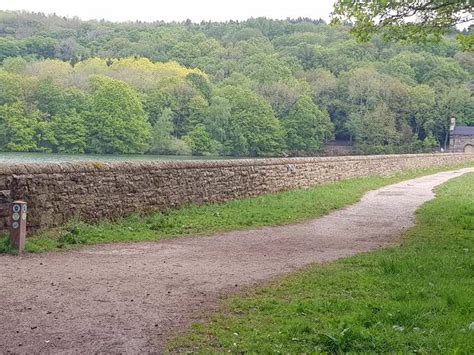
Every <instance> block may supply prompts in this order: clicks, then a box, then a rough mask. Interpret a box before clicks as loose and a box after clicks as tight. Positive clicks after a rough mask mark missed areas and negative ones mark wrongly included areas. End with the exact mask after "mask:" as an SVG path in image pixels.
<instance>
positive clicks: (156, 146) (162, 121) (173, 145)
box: [150, 108, 191, 155]
mask: <svg viewBox="0 0 474 355" xmlns="http://www.w3.org/2000/svg"><path fill="white" fill-rule="evenodd" d="M173 130H174V127H173V111H172V110H171V109H170V108H165V109H164V110H163V113H162V114H161V116H160V117H158V119H157V120H156V122H155V124H154V125H153V128H152V132H151V133H152V135H151V148H150V152H151V153H153V154H176V155H191V148H190V147H189V145H188V143H186V142H185V141H184V140H182V139H178V138H176V137H174V136H173V135H172V134H173Z"/></svg>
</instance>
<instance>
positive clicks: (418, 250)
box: [170, 174, 474, 354]
mask: <svg viewBox="0 0 474 355" xmlns="http://www.w3.org/2000/svg"><path fill="white" fill-rule="evenodd" d="M436 193H437V196H438V197H437V198H436V199H434V200H432V201H430V202H428V203H426V204H425V205H423V206H422V207H421V208H420V209H419V210H418V212H417V225H416V227H415V228H413V229H412V230H410V231H409V232H408V233H407V234H406V236H405V238H404V239H403V243H402V245H401V246H400V247H397V248H392V249H387V250H382V251H377V252H372V253H365V254H360V255H357V256H355V257H350V258H347V259H342V260H340V261H338V262H335V263H332V264H328V265H314V266H311V267H309V268H307V269H306V270H304V271H302V272H299V273H296V274H293V275H291V276H288V277H285V278H282V279H279V280H276V281H274V282H272V283H270V284H269V285H267V286H265V287H262V288H258V289H256V290H254V291H251V292H249V293H248V294H247V295H240V296H235V297H232V298H229V299H227V300H225V301H224V303H223V310H222V312H221V313H219V314H217V315H215V316H212V318H211V319H210V320H208V322H206V323H205V324H199V325H197V326H194V327H193V329H192V330H191V331H190V333H189V334H187V335H185V336H182V337H179V338H177V339H175V340H174V341H173V342H172V343H171V344H170V351H177V350H180V351H188V350H191V351H196V352H200V353H216V352H231V353H319V352H323V353H325V352H327V353H345V352H353V353H354V352H355V353H367V352H372V353H387V352H388V353H393V352H397V353H408V352H421V353H435V354H446V353H452V354H471V353H472V352H473V351H474V329H470V328H472V327H474V324H472V322H474V302H473V300H474V257H473V253H474V174H467V175H464V176H462V177H460V178H457V179H453V180H451V181H450V182H448V183H446V184H444V185H442V186H441V187H439V188H437V190H436ZM471 324H472V325H471Z"/></svg>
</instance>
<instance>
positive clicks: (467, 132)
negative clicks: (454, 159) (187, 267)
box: [449, 118, 474, 154]
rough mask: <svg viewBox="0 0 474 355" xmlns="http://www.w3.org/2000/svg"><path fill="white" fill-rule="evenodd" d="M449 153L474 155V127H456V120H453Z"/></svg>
mask: <svg viewBox="0 0 474 355" xmlns="http://www.w3.org/2000/svg"><path fill="white" fill-rule="evenodd" d="M449 151H450V152H453V153H462V152H464V153H472V154H474V127H467V126H464V127H463V126H456V119H455V118H452V119H451V127H450V128H449Z"/></svg>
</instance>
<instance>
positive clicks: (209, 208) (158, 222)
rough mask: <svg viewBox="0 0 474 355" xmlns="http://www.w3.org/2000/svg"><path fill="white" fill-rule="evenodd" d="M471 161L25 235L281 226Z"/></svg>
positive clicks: (155, 235)
mask: <svg viewBox="0 0 474 355" xmlns="http://www.w3.org/2000/svg"><path fill="white" fill-rule="evenodd" d="M467 166H473V163H468V164H457V165H451V166H446V167H443V168H432V169H420V170H410V171H406V172H403V173H400V174H397V175H394V176H390V177H382V176H371V177H363V178H357V179H349V180H343V181H338V182H335V183H330V184H323V185H317V186H315V187H311V188H306V189H298V190H291V191H287V192H280V193H274V194H268V195H263V196H260V197H256V198H249V199H242V200H233V201H229V202H225V203H222V204H207V205H201V206H198V205H189V206H184V207H182V208H179V209H174V210H169V211H166V212H155V213H151V214H148V215H145V216H143V215H139V214H134V215H132V216H129V217H126V218H119V219H117V220H114V221H103V222H99V223H95V224H88V223H83V222H71V223H68V224H67V225H65V226H64V227H63V228H60V229H55V230H51V231H46V232H42V233H40V234H37V235H35V236H31V237H29V238H27V242H26V250H27V251H28V252H45V251H53V250H64V249H71V248H75V247H78V246H81V245H90V244H100V243H113V242H130V241H147V240H148V241H150V240H153V241H156V240H161V239H170V238H177V237H183V236H190V235H210V234H213V233H217V232H224V231H230V230H242V229H250V228H258V227H262V226H269V225H284V224H291V223H296V222H301V221H304V220H308V219H312V218H317V217H320V216H323V215H326V214H328V213H330V212H331V211H333V210H336V209H339V208H342V207H344V206H347V205H350V204H353V203H356V202H357V201H359V200H360V198H361V197H362V196H363V195H364V193H366V192H367V191H369V190H373V189H376V188H379V187H382V186H385V185H389V184H392V183H396V182H400V181H403V180H407V179H411V178H415V177H418V176H422V175H428V174H433V173H436V172H439V171H447V170H452V169H456V168H460V167H467ZM2 252H3V253H5V252H12V250H11V248H10V246H9V240H8V238H7V237H6V236H4V237H0V253H2Z"/></svg>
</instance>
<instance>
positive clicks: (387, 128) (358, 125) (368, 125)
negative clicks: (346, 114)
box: [348, 104, 401, 153]
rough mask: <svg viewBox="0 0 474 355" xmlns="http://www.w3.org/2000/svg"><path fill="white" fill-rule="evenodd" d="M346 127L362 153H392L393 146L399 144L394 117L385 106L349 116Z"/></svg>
mask: <svg viewBox="0 0 474 355" xmlns="http://www.w3.org/2000/svg"><path fill="white" fill-rule="evenodd" d="M348 127H349V131H350V132H351V135H352V136H353V138H354V141H355V143H356V146H357V148H358V150H359V151H360V152H362V153H392V152H393V148H394V146H396V145H400V144H401V137H400V133H399V132H398V130H397V127H396V118H395V115H394V114H393V112H391V111H390V110H389V108H388V107H387V106H386V105H382V104H381V105H378V106H376V107H375V108H374V110H369V111H366V112H365V113H353V114H351V115H350V119H349V121H348Z"/></svg>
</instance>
